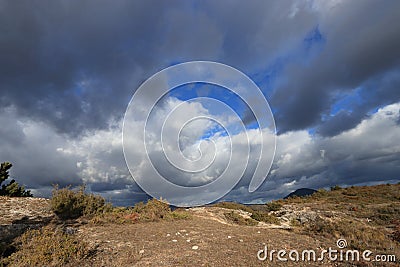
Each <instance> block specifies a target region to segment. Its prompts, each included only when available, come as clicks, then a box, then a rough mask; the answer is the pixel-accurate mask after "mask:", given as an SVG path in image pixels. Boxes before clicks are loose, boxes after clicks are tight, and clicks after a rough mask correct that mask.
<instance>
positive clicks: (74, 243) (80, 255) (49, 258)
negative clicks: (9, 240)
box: [0, 227, 91, 266]
mask: <svg viewBox="0 0 400 267" xmlns="http://www.w3.org/2000/svg"><path fill="white" fill-rule="evenodd" d="M16 243H17V244H18V245H17V248H18V250H17V251H16V252H15V253H13V254H12V255H11V256H10V257H8V258H6V259H5V260H4V261H3V262H2V264H3V265H8V266H64V265H66V264H69V265H70V266H73V265H74V264H76V263H78V262H79V261H80V260H82V259H85V258H88V257H90V255H91V250H90V249H89V246H88V244H86V243H85V242H84V241H83V240H78V239H77V238H76V237H75V235H71V234H66V233H64V232H62V231H61V230H60V229H55V228H52V227H43V228H42V229H39V230H28V231H27V232H25V233H24V234H23V235H22V236H20V237H19V238H18V239H17V240H16ZM0 264H1V262H0Z"/></svg>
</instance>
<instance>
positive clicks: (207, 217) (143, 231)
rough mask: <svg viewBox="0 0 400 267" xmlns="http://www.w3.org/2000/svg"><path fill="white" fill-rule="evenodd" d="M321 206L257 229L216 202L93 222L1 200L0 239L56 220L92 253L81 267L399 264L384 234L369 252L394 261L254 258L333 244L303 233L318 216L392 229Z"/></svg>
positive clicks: (294, 210)
mask: <svg viewBox="0 0 400 267" xmlns="http://www.w3.org/2000/svg"><path fill="white" fill-rule="evenodd" d="M395 203H397V204H399V203H398V202H395ZM314 204H315V203H314ZM392 204H393V203H391V205H392ZM397 204H396V205H397ZM325 206H326V207H327V208H325V209H322V208H321V205H319V206H318V205H317V204H315V205H313V204H312V203H311V204H310V203H307V202H303V201H298V203H296V202H293V203H286V204H285V203H284V204H283V206H282V207H281V208H280V209H279V210H278V211H273V212H270V214H272V215H274V216H276V217H278V220H279V223H276V224H269V223H263V222H260V223H258V225H255V226H248V225H238V224H235V223H232V222H230V221H229V220H227V218H226V216H225V214H226V213H227V212H230V211H231V210H228V209H225V208H221V207H199V208H191V209H187V212H189V213H190V214H191V215H192V216H191V217H192V218H191V219H186V220H176V221H158V222H138V223H133V224H115V223H105V224H101V225H97V224H93V223H90V222H89V221H85V220H75V221H68V222H63V221H60V220H59V219H57V218H56V216H55V215H54V214H53V213H52V212H51V210H50V208H49V200H46V199H40V198H7V197H1V198H0V241H1V242H3V243H7V242H11V241H12V240H13V238H15V237H16V236H18V235H20V234H21V233H23V232H24V231H26V230H27V229H29V228H39V227H42V226H43V225H48V224H54V225H56V226H57V227H59V228H62V229H63V231H64V232H66V233H68V234H71V235H76V236H77V237H79V239H80V240H82V241H84V242H87V243H89V245H90V247H91V248H92V250H93V251H94V252H93V254H92V255H91V257H89V258H87V259H86V260H84V261H82V262H80V265H82V266H400V265H399V259H400V254H399V243H398V242H396V241H393V242H392V241H388V240H391V239H382V240H383V241H382V242H383V244H380V247H384V248H386V249H387V250H386V251H382V249H379V250H374V249H373V248H371V250H372V251H373V252H375V253H378V252H379V253H381V254H382V252H384V253H385V254H395V255H396V256H397V262H395V263H377V262H374V263H367V262H344V261H342V262H340V261H329V260H327V258H325V260H324V261H320V262H313V261H304V262H303V261H299V262H293V261H286V262H281V261H278V260H277V255H276V254H275V255H274V260H273V262H271V261H270V260H269V259H267V260H265V261H260V260H259V259H258V258H257V252H258V251H259V250H261V249H263V248H265V246H267V248H268V250H269V251H271V250H272V249H274V250H281V249H283V250H286V251H287V252H288V253H289V251H290V250H297V251H300V253H301V251H302V250H310V249H313V250H315V251H316V253H317V255H319V254H320V253H321V251H322V250H323V249H328V248H329V247H331V248H334V249H337V244H336V241H337V239H338V238H340V236H335V235H333V234H332V235H329V234H326V233H324V232H322V231H321V233H320V234H319V233H318V232H310V231H309V230H307V229H308V228H307V225H311V224H313V223H314V222H315V221H317V220H321V218H323V221H324V222H328V221H330V222H335V221H340V220H343V218H347V219H351V220H352V221H354V222H356V225H357V227H358V225H361V226H360V227H367V228H362V229H364V230H362V231H365V233H366V234H367V232H368V231H367V230H368V229H370V228H371V229H372V228H373V227H377V228H373V231H375V229H376V231H383V232H382V233H383V235H384V238H386V237H387V236H390V234H391V229H390V227H385V228H382V227H380V228H379V227H378V226H375V225H372V223H371V219H369V218H365V216H364V217H363V216H354V215H352V213H351V209H346V210H343V211H341V210H340V209H335V208H329V205H325ZM318 207H320V208H318ZM367 209H369V208H368V207H367V208H366V210H367ZM234 212H235V213H237V214H239V215H240V216H242V217H243V218H248V217H249V216H250V215H251V213H249V212H246V211H243V210H234ZM395 212H397V210H396V209H395ZM395 215H396V214H395ZM396 216H397V215H396ZM346 227H347V226H346ZM368 227H369V228H368ZM365 229H367V230H365ZM362 231H361V234H362ZM371 246H375V245H373V244H372V243H371ZM261 255H263V254H261ZM286 257H287V255H286Z"/></svg>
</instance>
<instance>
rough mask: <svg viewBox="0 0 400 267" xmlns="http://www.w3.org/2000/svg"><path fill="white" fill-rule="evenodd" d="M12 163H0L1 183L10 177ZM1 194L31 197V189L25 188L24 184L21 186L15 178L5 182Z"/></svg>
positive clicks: (0, 190)
mask: <svg viewBox="0 0 400 267" xmlns="http://www.w3.org/2000/svg"><path fill="white" fill-rule="evenodd" d="M11 167H12V164H11V163H9V162H3V163H1V165H0V185H1V184H2V183H3V182H4V181H5V180H7V179H8V178H9V176H10V175H9V171H10V169H11ZM0 196H9V197H31V196H32V194H31V191H29V190H25V187H24V186H20V185H19V184H18V183H17V182H16V181H15V180H14V179H12V180H11V181H10V182H9V183H8V184H6V185H5V184H3V185H2V186H1V189H0Z"/></svg>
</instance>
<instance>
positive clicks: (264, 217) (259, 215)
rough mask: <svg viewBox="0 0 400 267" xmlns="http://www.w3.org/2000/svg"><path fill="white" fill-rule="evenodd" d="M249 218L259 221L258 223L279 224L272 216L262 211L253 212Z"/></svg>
mask: <svg viewBox="0 0 400 267" xmlns="http://www.w3.org/2000/svg"><path fill="white" fill-rule="evenodd" d="M251 218H252V219H254V220H256V221H260V222H266V223H271V224H278V225H279V224H280V222H279V219H278V218H277V217H275V216H274V215H270V214H268V213H266V212H262V211H255V212H253V214H252V215H251Z"/></svg>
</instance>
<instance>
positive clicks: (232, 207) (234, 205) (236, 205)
mask: <svg viewBox="0 0 400 267" xmlns="http://www.w3.org/2000/svg"><path fill="white" fill-rule="evenodd" d="M214 206H215V207H220V208H225V209H230V210H243V211H246V212H250V213H251V212H253V209H252V208H250V207H248V206H246V205H243V204H240V203H236V202H219V203H216V204H214Z"/></svg>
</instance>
